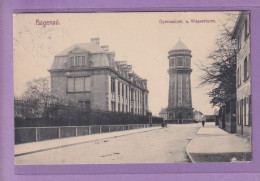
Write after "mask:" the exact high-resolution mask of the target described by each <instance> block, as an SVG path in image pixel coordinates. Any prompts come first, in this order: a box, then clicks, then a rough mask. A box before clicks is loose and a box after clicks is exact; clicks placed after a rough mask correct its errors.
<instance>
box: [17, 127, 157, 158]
mask: <svg viewBox="0 0 260 181" xmlns="http://www.w3.org/2000/svg"><path fill="white" fill-rule="evenodd" d="M156 129H161V127H160V126H157V127H149V128H141V129H133V130H126V131H117V132H110V133H102V134H93V135H86V136H78V137H70V138H62V139H54V140H46V141H39V142H31V143H24V144H18V145H15V148H14V154H15V156H16V157H17V156H22V155H27V154H31V153H36V152H42V151H47V150H51V149H58V148H63V147H68V146H73V145H78V144H83V143H88V142H93V141H98V140H103V139H108V138H115V137H120V136H126V135H130V134H135V133H141V132H147V131H152V130H156Z"/></svg>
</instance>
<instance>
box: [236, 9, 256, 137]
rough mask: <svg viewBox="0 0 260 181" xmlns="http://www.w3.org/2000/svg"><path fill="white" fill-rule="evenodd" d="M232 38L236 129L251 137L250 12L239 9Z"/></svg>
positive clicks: (239, 132) (238, 132)
mask: <svg viewBox="0 0 260 181" xmlns="http://www.w3.org/2000/svg"><path fill="white" fill-rule="evenodd" d="M232 38H233V39H236V42H237V56H236V62H237V70H236V77H237V80H236V131H237V134H238V135H243V136H245V137H247V138H248V139H251V135H252V130H251V129H252V108H251V67H250V65H251V56H250V12H249V11H241V12H240V14H239V17H238V19H237V22H236V24H235V27H234V30H233V33H232Z"/></svg>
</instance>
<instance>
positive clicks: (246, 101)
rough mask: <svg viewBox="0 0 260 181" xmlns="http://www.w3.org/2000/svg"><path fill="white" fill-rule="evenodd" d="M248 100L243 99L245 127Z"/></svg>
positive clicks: (246, 123)
mask: <svg viewBox="0 0 260 181" xmlns="http://www.w3.org/2000/svg"><path fill="white" fill-rule="evenodd" d="M247 107H248V99H247V97H246V98H244V122H245V125H248V108H247Z"/></svg>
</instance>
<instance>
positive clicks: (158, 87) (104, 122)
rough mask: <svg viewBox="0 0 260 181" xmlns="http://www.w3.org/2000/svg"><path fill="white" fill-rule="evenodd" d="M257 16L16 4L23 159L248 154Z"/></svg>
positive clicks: (17, 153) (194, 159) (241, 157)
mask: <svg viewBox="0 0 260 181" xmlns="http://www.w3.org/2000/svg"><path fill="white" fill-rule="evenodd" d="M250 23H251V21H250V11H203V12H202V11H201V12H200V11H196V12H192V11H188V12H117V13H115V12H107V13H16V14H13V56H14V63H13V65H14V114H15V115H14V117H15V120H14V121H15V122H14V125H15V127H14V134H15V145H14V161H15V164H16V165H67V164H84V165H85V164H90V165H93V164H137V163H138V164H147V163H151V164H153V163H185V164H186V163H211V162H230V163H231V162H232V163H234V162H238V163H240V162H241V163H243V162H251V161H252V147H251V142H252V141H251V140H252V139H251V137H252V121H253V120H252V101H251V100H252V98H251V57H250V50H251V48H250Z"/></svg>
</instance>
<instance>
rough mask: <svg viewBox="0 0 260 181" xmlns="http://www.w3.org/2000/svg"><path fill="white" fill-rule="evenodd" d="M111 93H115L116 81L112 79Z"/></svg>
mask: <svg viewBox="0 0 260 181" xmlns="http://www.w3.org/2000/svg"><path fill="white" fill-rule="evenodd" d="M111 92H115V79H114V78H111Z"/></svg>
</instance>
